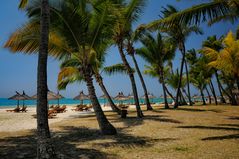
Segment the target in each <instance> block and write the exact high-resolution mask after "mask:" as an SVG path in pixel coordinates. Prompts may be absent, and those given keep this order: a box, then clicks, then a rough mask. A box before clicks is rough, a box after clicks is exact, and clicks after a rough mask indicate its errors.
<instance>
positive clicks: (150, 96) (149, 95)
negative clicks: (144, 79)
mask: <svg viewBox="0 0 239 159" xmlns="http://www.w3.org/2000/svg"><path fill="white" fill-rule="evenodd" d="M148 97H149V99H153V98H156V97H155V96H154V95H153V94H150V93H148ZM141 98H143V99H145V98H146V97H145V95H143V96H141Z"/></svg>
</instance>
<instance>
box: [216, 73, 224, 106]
mask: <svg viewBox="0 0 239 159" xmlns="http://www.w3.org/2000/svg"><path fill="white" fill-rule="evenodd" d="M215 75H216V79H217V85H218V90H219V92H220V96H221V102H222V103H226V100H225V98H224V97H223V94H222V89H221V88H222V84H221V82H220V80H219V77H218V73H217V70H215Z"/></svg>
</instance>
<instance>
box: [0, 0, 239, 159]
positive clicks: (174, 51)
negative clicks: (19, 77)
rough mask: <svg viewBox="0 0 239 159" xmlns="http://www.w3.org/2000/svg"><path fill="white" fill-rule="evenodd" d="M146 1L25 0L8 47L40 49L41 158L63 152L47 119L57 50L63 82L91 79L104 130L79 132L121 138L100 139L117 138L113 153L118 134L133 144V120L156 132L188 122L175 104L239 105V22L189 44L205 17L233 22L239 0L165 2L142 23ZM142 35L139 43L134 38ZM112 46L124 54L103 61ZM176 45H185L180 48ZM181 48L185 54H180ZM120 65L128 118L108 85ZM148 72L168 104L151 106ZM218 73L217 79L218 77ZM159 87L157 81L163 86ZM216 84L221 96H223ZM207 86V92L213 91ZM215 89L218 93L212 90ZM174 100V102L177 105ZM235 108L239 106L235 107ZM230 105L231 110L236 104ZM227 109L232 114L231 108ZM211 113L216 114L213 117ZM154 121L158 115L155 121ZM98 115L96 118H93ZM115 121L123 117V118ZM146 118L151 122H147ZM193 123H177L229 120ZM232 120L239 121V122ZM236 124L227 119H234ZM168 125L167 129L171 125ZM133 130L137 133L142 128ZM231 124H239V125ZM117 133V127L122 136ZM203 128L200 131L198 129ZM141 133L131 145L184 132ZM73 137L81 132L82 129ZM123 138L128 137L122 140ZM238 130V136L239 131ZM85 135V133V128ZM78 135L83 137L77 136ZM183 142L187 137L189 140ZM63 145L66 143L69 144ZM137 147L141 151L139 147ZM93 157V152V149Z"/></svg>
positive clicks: (32, 51)
mask: <svg viewBox="0 0 239 159" xmlns="http://www.w3.org/2000/svg"><path fill="white" fill-rule="evenodd" d="M146 4H147V2H146V0H130V1H126V0H120V1H118V0H64V1H59V2H57V3H56V1H54V0H41V1H38V0H28V1H27V0H21V1H20V4H19V8H21V9H22V10H24V11H25V12H26V14H27V16H28V20H27V22H26V23H25V24H23V25H22V27H20V28H19V29H17V30H16V31H15V32H14V33H12V34H11V36H10V37H9V38H8V40H7V41H6V43H5V45H4V47H5V48H8V49H9V50H10V51H11V52H13V53H24V54H28V55H32V54H37V55H38V70H37V152H36V153H37V158H39V159H43V158H44V159H46V158H49V159H50V158H51V159H55V158H58V157H59V154H58V155H57V154H56V152H55V147H59V145H56V144H54V142H53V140H52V137H51V134H50V130H49V124H48V101H47V92H48V86H47V58H48V56H51V57H53V58H55V59H56V60H58V61H59V62H60V63H61V65H60V72H59V74H58V83H57V87H58V89H60V90H61V89H66V87H67V86H68V85H69V84H71V83H76V82H84V83H85V84H86V86H87V89H88V94H89V98H90V101H91V103H92V107H93V110H94V113H95V117H96V121H97V124H98V127H99V128H100V135H99V136H101V137H99V136H97V133H96V132H95V131H93V132H89V133H92V134H93V137H89V135H91V134H84V132H82V133H81V132H80V133H79V135H83V137H84V136H86V140H92V138H94V136H96V138H97V139H98V138H100V139H102V140H104V139H107V137H102V136H103V135H111V136H112V138H113V140H114V139H116V140H117V141H110V143H107V142H103V143H102V141H101V142H99V144H101V146H102V145H105V147H106V149H107V146H108V147H112V145H114V143H113V142H115V145H116V148H115V149H113V150H109V152H110V153H111V154H113V155H115V152H113V151H118V150H119V149H120V150H121V148H122V147H120V146H119V145H117V144H119V142H122V143H120V144H121V145H123V146H126V147H127V146H128V144H131V143H127V142H128V141H126V139H125V138H128V139H130V138H133V137H132V136H130V135H128V136H127V135H125V136H124V130H128V128H126V127H125V125H127V124H128V127H130V126H133V127H136V126H138V125H140V127H141V128H142V129H144V128H146V130H145V131H144V132H143V133H145V134H148V135H149V134H151V135H154V134H152V132H151V131H152V130H153V131H157V130H156V129H155V128H150V126H151V127H154V126H155V125H156V127H157V126H158V125H157V124H155V122H156V121H160V122H161V121H162V122H168V123H170V124H172V123H173V124H182V123H186V122H187V121H186V120H185V119H182V118H181V117H180V115H179V116H177V115H178V114H175V112H177V111H179V114H180V113H181V114H182V115H184V116H185V118H189V119H190V120H193V119H192V118H191V117H190V116H192V115H195V114H196V113H198V112H200V111H202V112H203V111H206V112H207V111H209V112H210V113H208V112H207V113H208V115H214V116H216V115H215V114H213V113H215V112H213V111H214V110H216V111H222V113H223V109H222V108H224V107H225V106H222V107H220V108H216V107H215V106H213V109H210V107H206V108H205V109H204V108H203V109H199V108H200V107H199V106H198V104H202V105H207V104H212V102H214V103H215V105H219V104H228V105H229V104H230V105H239V97H238V95H239V91H238V90H239V35H238V33H239V29H238V30H237V32H235V33H233V31H230V30H228V32H227V34H225V35H224V36H221V37H220V38H218V37H217V35H213V36H208V38H207V39H205V40H204V41H203V42H202V44H201V48H200V49H197V50H195V49H194V48H190V50H189V48H186V45H185V43H186V41H187V40H188V39H190V35H191V34H192V33H195V34H193V35H194V36H197V35H198V34H203V30H202V29H201V28H200V26H199V25H200V24H201V23H203V22H207V23H208V25H209V26H208V27H210V25H213V24H214V23H217V22H219V21H221V20H229V21H231V22H235V21H236V20H237V18H238V13H239V7H238V6H239V1H238V0H215V1H214V0H213V1H210V2H208V3H206V2H205V3H202V4H199V5H196V6H192V7H191V8H188V9H185V10H178V9H177V8H176V7H175V6H172V5H167V6H165V7H164V8H163V9H162V10H161V14H160V18H159V19H158V20H155V21H153V22H150V23H149V24H137V23H136V22H137V20H138V19H140V16H141V15H142V14H143V10H144V7H145V6H146ZM135 24H137V27H133V26H134V25H135ZM136 43H137V44H139V45H136ZM113 46H114V47H116V48H117V49H118V54H119V55H120V59H121V61H115V64H114V65H112V66H107V67H105V65H104V64H105V58H106V55H107V53H108V52H107V50H108V49H109V48H110V47H113ZM178 52H180V54H179V53H178ZM114 54H115V53H114ZM178 54H179V56H176V55H178ZM136 56H140V57H142V58H143V59H144V61H145V62H146V63H147V65H145V69H144V71H142V70H140V67H139V63H138V61H137V59H136ZM179 57H180V58H181V59H180V58H179ZM129 58H132V61H133V65H132V64H131V63H130V62H129ZM175 60H176V61H180V67H179V68H177V67H175V65H174V61H175ZM101 72H105V74H101ZM142 72H143V74H142ZM114 73H123V74H126V75H127V76H128V77H129V82H130V84H131V92H132V93H133V101H134V104H133V105H134V106H135V110H136V111H135V112H134V111H131V110H130V109H129V112H130V113H129V116H130V117H129V116H128V117H127V118H128V119H126V121H125V120H123V119H121V118H119V115H121V116H122V113H123V112H124V111H123V109H122V107H118V106H116V104H115V103H114V101H113V99H112V98H111V94H110V92H109V91H108V90H107V88H106V86H105V85H104V75H106V74H109V75H111V74H114ZM136 74H137V75H138V76H139V79H140V83H141V86H142V88H143V92H144V96H145V107H144V106H142V105H140V100H139V94H138V89H139V86H138V85H137V83H136V81H135V76H136ZM145 75H149V76H151V77H154V78H156V79H157V80H158V81H159V83H160V84H161V85H162V92H163V99H164V102H163V104H162V105H161V106H163V108H164V109H169V110H164V109H159V108H157V106H152V103H150V100H149V92H148V88H147V85H146V83H145V78H144V76H145ZM93 80H95V81H96V83H97V84H98V85H99V86H100V88H101V90H102V92H103V93H104V95H105V96H106V98H107V100H108V101H109V103H110V106H111V109H112V111H113V112H112V114H111V113H109V112H107V113H105V112H104V111H103V110H102V107H101V105H100V103H99V100H98V98H97V96H96V91H95V83H94V82H93ZM214 81H216V83H215V82H214ZM216 86H217V87H216ZM192 87H194V88H196V89H197V90H198V91H199V92H200V96H199V97H195V98H197V99H198V98H201V102H200V103H195V100H193V96H192V93H191V88H192ZM155 89H159V88H158V87H157V88H155ZM171 90H174V93H173V92H171ZM217 90H218V91H217ZM217 92H218V94H219V97H218V96H217ZM205 93H207V97H206V95H205ZM211 96H212V97H213V98H211ZM168 97H170V98H171V99H172V100H173V101H174V103H169V101H168ZM206 99H207V100H208V102H207V100H206ZM185 105H188V106H185ZM195 105H197V106H195ZM189 106H190V108H189ZM191 106H192V107H191ZM194 107H196V108H194ZM214 107H215V109H214ZM170 108H174V109H175V112H174V110H171V109H170ZM235 109H238V108H237V107H235ZM161 111H165V112H166V113H167V114H168V115H170V116H173V115H176V117H175V119H164V118H163V119H161V117H159V116H158V115H157V113H160V112H161ZM171 111H172V112H171ZM183 111H192V112H189V113H188V114H189V117H186V116H187V113H186V112H183ZM193 111H195V112H193ZM197 111H198V112H197ZM228 111H230V112H233V111H232V110H231V107H230V108H229V109H228ZM202 112H200V113H202ZM212 112H213V113H212ZM155 113H156V114H155ZM216 113H218V112H216ZM135 114H136V115H135ZM224 115H227V114H226V113H225V114H224ZM236 115H238V114H236ZM135 116H137V118H135ZM201 116H202V114H200V115H198V117H199V118H200V117H201ZM90 118H91V117H90ZM215 118H216V117H215ZM80 120H86V121H87V122H89V123H90V121H88V120H90V119H89V118H87V119H84V118H80ZM91 120H92V119H91ZM118 120H119V121H118ZM131 120H132V121H131ZM210 120H214V119H213V118H212V119H210ZM220 120H221V121H223V122H225V124H228V123H227V122H229V121H224V119H222V117H220ZM151 121H153V122H152V123H151ZM193 121H194V120H193ZM87 122H83V123H85V125H84V126H87ZM93 122H94V124H95V121H93ZM117 122H120V123H121V124H117ZM122 122H125V123H124V124H125V125H124V124H123V125H122ZM144 122H146V123H147V124H148V125H145V124H143V123H144ZM190 122H191V121H190ZM207 122H208V121H207V120H206V119H203V121H202V123H203V124H205V123H206V124H211V123H210V122H209V123H207ZM76 123H78V122H76ZM67 124H69V123H67V122H66V123H64V124H63V126H64V127H65V130H64V131H66V129H67V128H66V127H67V126H68V125H67ZM94 124H93V125H94ZM153 124H155V125H153ZM190 124H191V125H193V124H194V123H188V124H186V125H180V126H178V127H177V128H180V129H183V130H184V129H185V128H194V129H217V130H221V129H224V127H216V128H215V127H213V126H211V125H210V126H202V125H200V124H201V123H198V124H199V125H193V126H188V125H190ZM213 124H215V123H213ZM234 124H235V125H236V123H234ZM70 125H71V124H70ZM235 125H229V126H231V127H232V126H235ZM71 126H77V125H75V124H73V125H71ZM79 126H83V125H82V123H79ZM237 126H238V125H237ZM165 127H166V128H167V129H169V127H168V126H165ZM235 127H236V126H235ZM59 129H60V128H59ZM63 129H64V128H63ZM81 129H86V130H85V131H87V132H88V131H90V130H88V129H87V128H82V127H81ZM130 130H132V131H133V133H135V134H137V135H139V133H138V132H137V129H136V128H132V129H130ZM225 130H229V129H225ZM230 130H235V131H238V129H237V128H232V129H230ZM54 131H56V130H54ZM72 131H76V130H72ZM79 131H82V130H79ZM57 133H59V132H57ZM76 133H77V132H76ZM117 134H118V135H119V137H118V138H117ZM145 134H143V135H145ZM164 134H167V132H164ZM87 135H88V136H87ZM157 135H159V134H158V133H157ZM63 136H64V135H63ZM146 136H147V135H146ZM199 136H200V135H198V136H194V137H199ZM206 136H207V135H206ZM235 136H236V137H235ZM124 137H125V138H124ZM137 137H138V139H132V141H133V146H139V145H143V146H145V145H147V144H149V145H150V144H152V143H151V142H156V140H165V142H167V141H175V140H178V138H177V137H175V138H166V137H162V139H160V138H157V139H155V140H153V141H147V139H146V138H147V137H149V136H147V137H142V138H140V137H139V136H137ZM228 137H229V138H230V137H231V136H230V135H229V136H227V137H226V138H228ZM74 138H77V135H76V134H75V136H74ZM112 138H111V140H112ZM121 138H124V139H122V140H121ZM232 138H233V139H238V134H236V135H234V136H233V137H232ZM53 139H54V140H57V137H53ZM81 140H84V139H82V136H81ZM81 140H80V141H81ZM202 140H216V139H215V138H213V137H209V136H207V137H204V138H202ZM76 141H78V139H77V140H76ZM130 141H131V140H130ZM0 142H1V140H0ZM57 142H58V141H57ZM70 142H74V141H70ZM87 142H89V141H87ZM148 142H149V143H148ZM112 143H113V144H112ZM183 143H184V144H186V141H184V142H183ZM68 144H69V143H68ZM91 144H92V143H91ZM95 144H97V143H95ZM175 144H176V142H175ZM179 144H180V142H179ZM199 145H200V144H199ZM129 146H132V145H129ZM171 146H173V147H174V150H175V151H194V149H196V146H195V147H190V146H189V147H188V146H186V147H184V145H182V146H181V145H180V146H179V147H178V146H175V145H171ZM62 147H64V144H63V145H62ZM235 147H238V146H235ZM87 148H89V147H87ZM138 149H140V150H141V148H138V147H137V150H138ZM142 149H143V148H142ZM166 149H167V147H164V148H163V149H162V150H159V149H157V148H155V147H154V148H153V149H151V150H150V151H153V153H157V151H166ZM169 149H170V148H169ZM80 151H81V150H80ZM142 151H143V150H142ZM0 152H1V151H0ZM95 153H96V152H95ZM133 154H134V155H136V156H137V154H135V152H134V153H133ZM63 156H64V154H63ZM149 156H150V155H149ZM83 157H84V156H83ZM83 157H82V158H83ZM120 157H124V158H125V154H121V155H120ZM127 157H129V156H127ZM59 158H60V157H59ZM76 158H77V157H76ZM91 158H95V157H94V156H93V157H91ZM96 158H97V157H96ZM99 158H104V157H99ZM105 158H106V157H105ZM112 158H113V157H112ZM133 158H136V157H133Z"/></svg>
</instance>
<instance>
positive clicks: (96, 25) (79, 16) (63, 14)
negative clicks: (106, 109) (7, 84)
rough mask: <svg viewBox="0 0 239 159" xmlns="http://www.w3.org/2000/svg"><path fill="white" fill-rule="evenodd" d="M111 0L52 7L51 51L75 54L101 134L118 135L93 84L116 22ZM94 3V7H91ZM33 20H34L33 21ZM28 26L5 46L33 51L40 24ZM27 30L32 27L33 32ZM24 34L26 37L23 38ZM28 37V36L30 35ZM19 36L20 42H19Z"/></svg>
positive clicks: (68, 3) (53, 54)
mask: <svg viewBox="0 0 239 159" xmlns="http://www.w3.org/2000/svg"><path fill="white" fill-rule="evenodd" d="M111 5H112V4H111V3H110V1H101V2H97V3H94V2H88V1H85V0H84V1H81V3H79V0H73V1H70V2H69V1H67V2H66V1H61V3H60V6H59V7H58V8H52V10H53V11H54V12H52V15H51V16H52V18H51V24H52V25H51V27H52V28H51V31H50V44H49V53H50V55H52V56H54V57H56V58H63V57H68V58H69V59H70V58H71V57H75V58H76V59H77V60H78V62H79V63H80V65H79V67H78V70H79V72H80V76H82V78H83V79H84V81H85V82H86V83H87V88H88V91H89V95H90V99H91V102H92V104H93V109H94V111H95V114H96V117H97V121H98V124H99V127H100V129H101V132H102V134H106V135H108V134H116V129H115V128H114V127H113V125H111V124H110V123H109V121H108V120H107V118H106V117H105V115H104V113H103V111H102V109H101V107H100V104H99V101H98V99H97V97H96V94H95V88H94V85H93V77H92V76H93V75H94V70H95V68H97V67H96V66H97V64H98V63H99V61H98V60H97V58H96V57H97V51H95V50H98V49H100V46H101V45H102V46H104V45H105V44H107V43H110V38H111V36H112V28H113V26H112V25H113V22H112V19H113V18H112V17H113V16H111V12H110V10H109V8H112V7H111ZM90 6H91V7H90ZM33 8H34V7H33ZM33 22H34V21H33ZM33 27H34V25H31V23H30V27H29V25H26V26H25V27H23V28H22V29H20V30H18V31H16V33H15V34H13V35H12V37H10V39H9V40H8V42H7V44H6V47H10V49H11V50H12V51H25V52H26V53H30V54H31V53H33V52H35V51H36V49H37V48H38V46H39V45H37V44H38V40H37V38H36V39H35V38H33V36H34V35H33V33H34V32H32V31H35V36H36V37H37V36H38V37H39V34H37V30H38V28H37V25H35V28H33ZM28 29H31V30H30V31H29V30H28ZM22 36H25V38H22ZM27 36H28V37H27ZM19 38H20V39H21V41H18V40H19Z"/></svg>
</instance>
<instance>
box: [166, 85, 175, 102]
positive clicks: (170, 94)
mask: <svg viewBox="0 0 239 159" xmlns="http://www.w3.org/2000/svg"><path fill="white" fill-rule="evenodd" d="M165 90H166V92H167V93H168V95H169V96H170V97H171V98H172V99H173V100H174V101H175V98H174V96H173V95H172V93H170V92H169V90H168V88H167V86H166V85H165Z"/></svg>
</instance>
